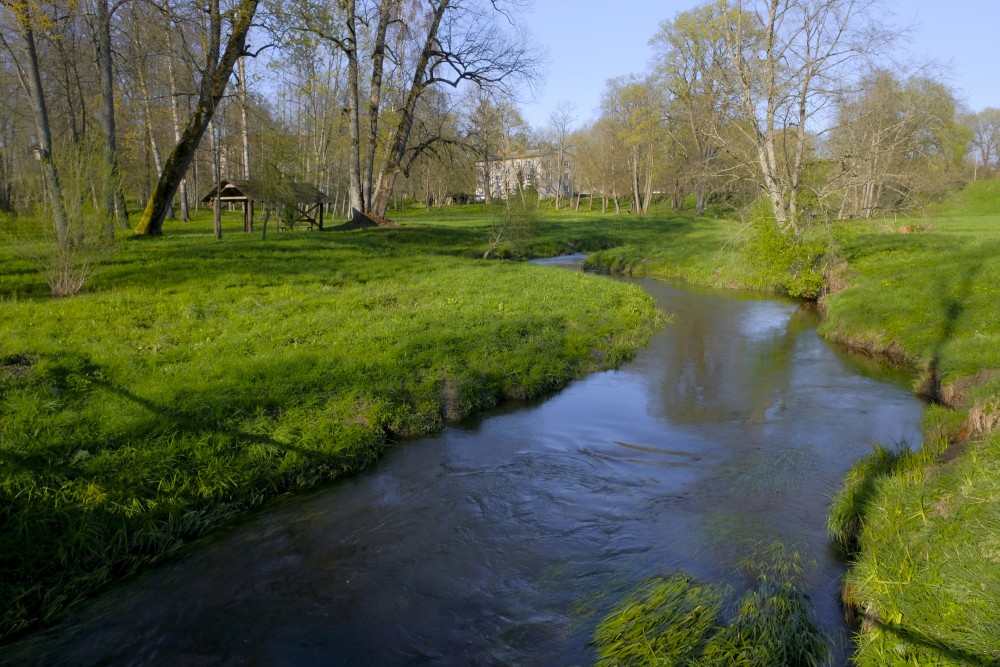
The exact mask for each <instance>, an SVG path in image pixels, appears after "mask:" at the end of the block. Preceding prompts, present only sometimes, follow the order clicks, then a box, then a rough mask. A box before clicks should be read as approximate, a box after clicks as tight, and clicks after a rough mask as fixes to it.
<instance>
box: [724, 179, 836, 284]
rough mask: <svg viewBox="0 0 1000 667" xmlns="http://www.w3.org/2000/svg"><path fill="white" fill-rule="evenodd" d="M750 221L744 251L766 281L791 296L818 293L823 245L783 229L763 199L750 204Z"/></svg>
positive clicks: (820, 282)
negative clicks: (752, 204)
mask: <svg viewBox="0 0 1000 667" xmlns="http://www.w3.org/2000/svg"><path fill="white" fill-rule="evenodd" d="M749 223H750V224H749V238H748V239H747V241H746V243H745V244H744V246H743V252H744V254H745V255H746V257H747V260H748V261H749V262H751V263H752V264H753V265H754V266H755V267H757V269H758V270H759V271H760V274H761V279H762V280H763V281H764V284H765V285H774V286H776V287H777V289H778V291H780V292H783V293H785V294H788V295H789V296H792V297H802V298H806V299H815V298H816V297H818V296H819V294H820V291H821V290H822V289H823V285H824V280H823V272H822V269H821V267H820V260H821V259H822V257H823V254H824V253H825V250H826V249H825V247H824V245H823V244H822V243H819V242H816V241H807V240H805V239H804V238H802V237H800V236H799V235H797V234H795V233H793V232H792V231H790V230H784V229H781V228H780V227H779V226H778V224H777V223H776V222H775V220H774V215H773V213H772V212H771V206H770V204H769V203H768V202H767V201H765V200H762V199H761V200H758V201H757V203H755V204H754V206H753V207H752V208H751V210H750V215H749Z"/></svg>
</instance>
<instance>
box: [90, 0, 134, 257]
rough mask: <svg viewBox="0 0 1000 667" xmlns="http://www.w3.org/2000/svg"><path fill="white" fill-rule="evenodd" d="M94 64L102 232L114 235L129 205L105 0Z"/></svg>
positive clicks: (100, 8)
mask: <svg viewBox="0 0 1000 667" xmlns="http://www.w3.org/2000/svg"><path fill="white" fill-rule="evenodd" d="M96 42H97V65H98V70H99V71H100V74H101V106H102V112H101V129H102V130H103V132H104V159H105V163H106V164H105V169H106V170H107V173H106V174H104V176H105V181H104V200H105V204H104V205H105V209H106V210H105V215H106V217H107V220H108V224H107V229H106V230H105V234H106V235H107V236H109V237H113V236H114V235H115V229H114V228H115V223H116V222H117V223H119V224H120V225H121V226H123V227H128V209H127V208H126V205H125V194H124V193H123V192H122V183H121V169H120V168H119V164H118V133H117V130H116V128H115V83H114V76H113V71H112V67H111V14H110V12H109V11H108V0H97V40H96Z"/></svg>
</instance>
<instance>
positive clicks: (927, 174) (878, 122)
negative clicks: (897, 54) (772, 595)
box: [826, 70, 968, 218]
mask: <svg viewBox="0 0 1000 667" xmlns="http://www.w3.org/2000/svg"><path fill="white" fill-rule="evenodd" d="M838 106H839V108H838V119H837V121H838V122H837V126H836V128H834V130H833V132H832V133H831V140H830V142H829V146H828V151H829V152H830V153H831V157H832V158H833V161H834V163H835V164H836V165H837V168H836V169H835V171H834V173H833V174H832V177H831V178H830V180H829V182H828V183H827V184H826V188H827V189H828V190H829V195H830V196H829V197H828V198H830V199H833V200H836V199H839V200H840V206H839V213H838V217H840V218H871V217H873V216H875V215H878V214H881V213H885V212H887V211H892V210H899V209H902V208H906V207H909V206H911V205H913V204H914V203H915V202H916V201H917V200H918V199H919V198H920V197H922V196H927V195H935V194H941V193H942V192H943V191H946V190H947V189H950V188H951V187H954V186H955V185H956V184H957V178H958V176H959V172H960V169H961V162H962V158H963V157H964V155H965V152H966V146H967V139H968V130H967V129H966V128H963V127H962V126H961V125H960V124H959V122H958V118H957V115H956V108H957V103H956V101H955V98H954V96H953V95H952V93H951V91H950V90H949V89H948V88H947V87H946V86H945V85H944V84H942V83H941V82H939V81H936V80H934V79H932V78H930V77H928V76H919V75H917V76H909V77H907V76H904V75H900V74H896V73H893V72H890V71H887V70H876V71H874V72H872V73H871V74H870V75H868V76H866V77H864V78H863V79H861V81H860V82H859V84H858V87H857V90H856V91H854V92H851V93H849V94H845V95H844V98H843V100H842V101H841V102H840V103H839V105H838Z"/></svg>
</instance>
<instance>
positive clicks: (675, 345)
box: [657, 301, 813, 425]
mask: <svg viewBox="0 0 1000 667" xmlns="http://www.w3.org/2000/svg"><path fill="white" fill-rule="evenodd" d="M686 305H687V308H686V309H685V310H684V312H683V314H681V315H678V316H677V317H676V318H675V319H674V321H673V322H672V323H671V325H670V328H671V332H670V333H671V335H670V336H669V339H668V344H667V347H666V348H665V350H664V357H665V359H666V366H667V370H666V373H665V375H664V377H663V380H662V386H661V387H660V389H659V391H658V392H657V394H658V396H659V399H660V404H661V406H662V409H663V413H664V415H665V416H666V417H667V418H668V419H670V421H671V422H673V423H675V424H678V425H682V424H704V423H720V422H731V421H753V422H760V421H762V420H763V418H764V413H765V411H766V410H767V409H768V408H769V407H771V406H772V405H774V404H775V402H776V400H777V399H776V397H777V396H778V395H780V394H781V393H782V392H784V391H786V390H787V389H788V387H789V383H790V382H789V377H790V375H791V371H792V369H791V359H792V353H793V351H794V349H795V343H796V341H797V339H798V336H799V334H800V333H802V332H803V331H805V330H808V329H809V328H811V327H812V326H813V325H812V324H811V323H810V322H809V320H810V319H811V318H810V317H809V316H808V315H800V314H799V313H796V314H794V315H792V317H790V318H789V319H788V320H787V322H786V323H785V324H784V326H783V330H782V331H781V332H780V333H779V332H778V330H777V328H775V329H774V333H773V334H767V335H753V332H749V333H748V332H746V331H743V330H741V329H740V323H741V318H745V317H746V316H747V315H748V313H749V314H751V315H752V311H753V309H768V311H770V312H769V313H767V312H766V313H765V315H769V316H770V317H780V316H783V314H781V313H779V312H777V311H776V309H777V308H780V307H781V306H779V305H776V304H774V303H773V302H756V303H755V302H747V301H732V302H729V301H725V302H723V304H722V306H723V307H721V308H720V307H719V305H720V304H719V303H718V302H716V303H713V304H711V306H710V307H704V308H703V307H699V305H698V304H697V303H696V302H691V303H687V304H686ZM667 309H668V310H669V309H670V307H669V304H668V305H667Z"/></svg>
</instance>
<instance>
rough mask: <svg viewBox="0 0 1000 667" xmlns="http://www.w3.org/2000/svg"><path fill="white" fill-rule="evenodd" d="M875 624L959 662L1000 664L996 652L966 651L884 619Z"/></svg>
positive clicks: (987, 664)
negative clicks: (886, 621) (990, 653)
mask: <svg viewBox="0 0 1000 667" xmlns="http://www.w3.org/2000/svg"><path fill="white" fill-rule="evenodd" d="M875 625H876V626H877V627H878V628H880V629H881V630H884V631H885V632H888V633H891V634H893V635H895V636H896V637H898V638H900V639H902V640H903V641H905V642H908V643H910V644H912V645H913V646H915V647H922V648H927V649H931V650H933V651H936V652H937V653H939V654H940V655H941V656H943V657H946V658H949V659H951V660H954V661H956V662H959V663H963V664H966V665H975V666H977V667H978V666H980V665H981V666H982V667H997V666H998V665H1000V655H997V654H996V653H994V654H993V655H988V654H986V653H973V652H971V651H966V650H964V649H961V648H957V647H955V646H951V645H950V644H948V643H947V642H943V641H941V640H940V639H936V638H934V637H931V636H930V635H925V634H924V633H922V632H919V631H917V630H913V629H911V628H907V627H906V626H903V625H898V624H896V623H885V622H883V621H878V620H876V621H875Z"/></svg>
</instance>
